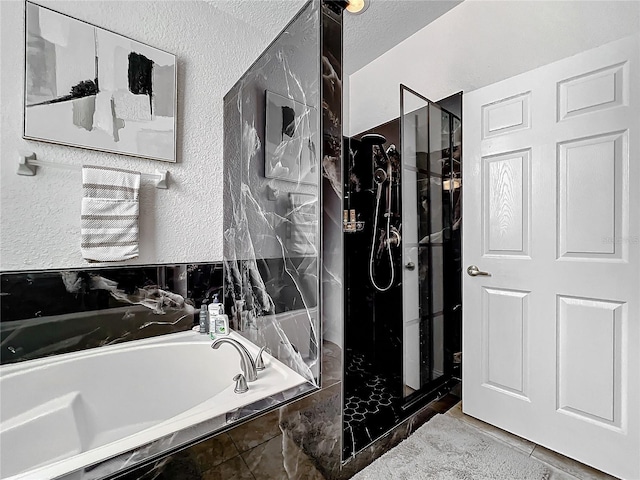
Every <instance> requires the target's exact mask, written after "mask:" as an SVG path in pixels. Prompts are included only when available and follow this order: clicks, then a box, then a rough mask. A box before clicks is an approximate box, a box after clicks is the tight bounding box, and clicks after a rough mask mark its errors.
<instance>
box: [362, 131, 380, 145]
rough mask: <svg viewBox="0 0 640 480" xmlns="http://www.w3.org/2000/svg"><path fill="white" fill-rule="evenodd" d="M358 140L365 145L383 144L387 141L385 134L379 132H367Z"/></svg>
mask: <svg viewBox="0 0 640 480" xmlns="http://www.w3.org/2000/svg"><path fill="white" fill-rule="evenodd" d="M360 141H361V142H362V143H364V144H365V145H384V144H385V143H387V139H386V138H385V136H384V135H380V134H379V133H367V134H365V135H363V136H362V137H360Z"/></svg>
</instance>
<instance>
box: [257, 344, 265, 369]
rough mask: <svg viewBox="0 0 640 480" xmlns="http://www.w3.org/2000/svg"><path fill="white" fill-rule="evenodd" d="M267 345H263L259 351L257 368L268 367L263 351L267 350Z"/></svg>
mask: <svg viewBox="0 0 640 480" xmlns="http://www.w3.org/2000/svg"><path fill="white" fill-rule="evenodd" d="M266 348H267V347H262V348H261V349H260V351H259V352H258V356H257V357H256V370H258V371H260V370H264V369H265V368H266V367H265V366H264V360H263V359H262V352H264V351H265V349H266Z"/></svg>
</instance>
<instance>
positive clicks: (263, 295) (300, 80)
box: [224, 2, 322, 384]
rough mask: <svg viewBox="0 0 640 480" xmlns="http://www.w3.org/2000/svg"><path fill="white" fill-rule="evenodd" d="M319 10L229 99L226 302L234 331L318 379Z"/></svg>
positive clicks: (311, 8) (275, 46)
mask: <svg viewBox="0 0 640 480" xmlns="http://www.w3.org/2000/svg"><path fill="white" fill-rule="evenodd" d="M319 12H320V5H319V2H310V3H309V4H307V5H306V6H305V7H304V8H303V9H302V10H301V11H300V12H299V14H298V15H297V16H296V17H295V18H294V20H293V21H292V22H291V23H290V24H289V25H288V26H287V27H286V28H285V30H284V31H283V32H282V33H281V34H280V35H279V36H278V38H276V40H275V41H274V42H273V43H272V44H271V45H270V46H269V48H268V49H267V50H266V51H265V52H264V53H263V54H262V55H261V56H260V58H259V59H258V60H256V62H255V63H254V64H253V66H252V67H251V68H250V69H249V70H248V71H247V72H246V73H245V74H244V75H243V77H242V78H241V79H240V80H239V81H238V83H237V84H236V85H235V86H234V87H233V88H232V89H231V91H229V93H228V94H227V95H226V96H225V98H224V130H225V132H224V134H225V135H224V202H225V209H224V210H225V214H224V215H225V216H224V267H225V304H226V309H227V312H228V313H229V314H230V318H231V323H232V327H233V328H234V329H235V330H237V331H238V332H240V333H241V334H242V335H244V336H245V337H247V338H248V339H249V340H251V341H252V342H254V343H255V344H257V345H259V346H266V347H267V348H268V349H269V351H270V352H271V353H272V354H273V355H275V356H276V357H277V358H278V359H279V360H281V361H282V362H283V363H285V364H287V365H289V366H290V367H291V368H293V369H294V370H296V371H297V372H298V373H300V374H301V375H303V376H304V377H305V378H307V379H308V380H309V381H311V382H312V383H314V384H317V382H318V378H319V369H320V365H319V339H320V338H321V337H320V318H319V315H318V296H319V293H318V292H319V264H320V257H319V251H320V228H319V225H320V222H319V214H320V213H319V212H320V209H319V202H320V200H319V197H320V192H319V186H320V174H321V172H320V170H321V164H320V160H319V156H320V151H321V145H320V141H321V138H322V135H321V133H320V109H321V106H322V103H321V99H320V85H319V82H320V62H319V52H320V19H319V15H320V14H319ZM291 286H293V288H290V287H291Z"/></svg>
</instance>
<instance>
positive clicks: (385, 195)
mask: <svg viewBox="0 0 640 480" xmlns="http://www.w3.org/2000/svg"><path fill="white" fill-rule="evenodd" d="M461 100H462V97H461V94H458V95H455V96H452V97H449V98H448V99H445V100H444V101H441V102H438V103H442V105H445V104H446V105H447V107H448V108H451V109H452V110H454V111H457V113H458V114H457V115H456V114H454V113H452V112H450V111H448V110H447V109H445V108H443V106H441V105H439V104H438V103H434V102H431V101H430V100H428V99H427V98H426V97H424V96H422V95H420V94H419V93H417V92H415V91H413V90H411V89H410V88H408V87H405V86H404V85H401V86H400V116H399V117H398V118H396V119H394V120H392V121H390V122H387V123H385V124H383V125H377V126H375V127H374V128H371V129H369V130H367V131H365V132H361V133H360V134H357V135H354V136H352V137H350V138H345V145H344V146H345V148H344V151H345V152H346V153H345V163H344V164H345V171H344V179H345V184H344V192H345V193H344V212H343V215H344V217H343V223H344V248H345V286H346V288H345V292H346V295H345V381H344V416H343V417H344V418H343V439H344V442H343V459H344V460H347V459H348V458H349V457H350V456H353V455H355V454H356V453H357V452H358V451H360V450H362V449H363V448H365V447H366V446H368V445H369V444H370V443H372V442H373V441H375V440H376V439H377V438H379V437H380V436H381V435H383V434H384V433H385V432H387V431H388V430H389V429H391V428H393V427H394V426H395V425H397V424H398V423H400V422H401V421H402V420H403V419H405V418H407V417H408V416H410V415H411V414H412V413H414V412H415V411H416V410H417V409H419V408H421V407H423V406H424V405H426V404H427V403H428V402H429V401H431V400H434V399H435V398H437V397H439V396H441V395H443V394H444V393H446V392H448V391H449V390H450V389H451V388H452V387H454V386H455V385H456V384H458V383H459V381H460V370H461V369H460V367H461V365H460V364H461V360H462V359H461V353H460V352H461V319H462V316H461V314H462V308H461V277H460V274H461V249H460V223H461V212H460V204H461V192H462V183H461V165H462V164H461V161H462V157H461V143H462V142H461V140H462V128H461V125H462V124H461V120H460V117H459V112H460V111H461Z"/></svg>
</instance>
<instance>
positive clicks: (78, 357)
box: [0, 332, 305, 480]
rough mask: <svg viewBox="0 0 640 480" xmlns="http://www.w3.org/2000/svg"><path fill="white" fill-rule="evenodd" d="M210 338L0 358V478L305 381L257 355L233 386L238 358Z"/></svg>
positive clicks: (173, 427) (65, 461) (85, 457)
mask: <svg viewBox="0 0 640 480" xmlns="http://www.w3.org/2000/svg"><path fill="white" fill-rule="evenodd" d="M231 338H234V339H236V340H238V341H240V342H241V343H243V344H244V345H245V347H246V348H247V350H249V352H250V353H251V354H252V356H253V357H254V358H255V356H256V355H257V353H258V347H257V346H255V345H253V344H251V343H250V342H249V341H247V340H245V339H244V338H242V337H241V336H240V335H238V334H236V333H234V332H232V333H231ZM211 343H212V342H211V340H210V339H209V338H208V336H207V335H200V334H198V333H196V332H181V333H174V334H170V335H163V336H161V337H156V338H151V339H147V340H140V341H135V342H129V343H125V344H120V345H115V346H109V347H101V348H96V349H92V350H85V351H82V352H74V353H69V354H64V355H57V356H54V357H49V358H43V359H39V360H31V361H27V362H21V363H18V364H13V365H6V366H1V367H0V444H1V445H2V449H1V457H0V478H3V479H5V478H11V479H16V480H17V479H37V480H43V479H48V478H54V477H57V476H60V475H63V474H66V473H69V472H73V471H75V470H77V469H80V468H83V467H85V466H88V465H91V464H93V463H96V462H100V461H102V460H105V459H107V458H110V457H113V456H115V455H118V454H121V453H124V452H127V451H130V450H132V449H134V448H136V447H139V446H141V445H144V444H146V443H149V442H151V441H154V440H156V439H158V438H161V437H163V436H165V435H168V434H171V433H174V432H177V431H180V430H182V429H184V428H187V427H190V426H192V425H196V424H197V423H200V422H203V421H205V420H208V419H210V418H213V417H215V416H218V415H221V414H224V413H225V412H229V411H232V410H234V409H236V408H239V407H242V406H245V405H248V404H250V403H253V402H255V401H257V400H260V399H262V398H265V397H268V396H270V395H273V394H275V393H278V392H281V391H283V390H286V389H288V388H292V387H295V386H297V385H301V384H302V383H305V379H304V378H303V377H302V376H300V375H298V374H297V373H296V372H294V371H293V370H291V369H290V368H288V367H286V366H285V365H283V364H282V363H280V362H279V361H278V360H276V359H274V358H273V357H271V356H270V355H267V354H264V357H263V358H264V359H265V363H266V364H267V368H266V369H265V370H263V371H262V372H259V373H258V380H257V381H255V382H251V383H249V391H248V392H246V393H243V394H236V393H234V392H233V388H234V386H235V385H234V382H233V381H232V377H233V376H234V375H235V374H236V373H239V372H240V366H239V365H240V357H239V355H238V353H237V352H236V350H235V349H234V348H233V347H232V346H230V345H222V346H221V347H220V348H219V349H218V350H213V349H212V348H211Z"/></svg>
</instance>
